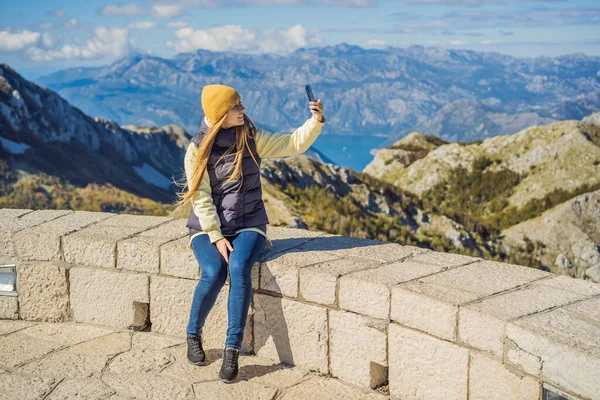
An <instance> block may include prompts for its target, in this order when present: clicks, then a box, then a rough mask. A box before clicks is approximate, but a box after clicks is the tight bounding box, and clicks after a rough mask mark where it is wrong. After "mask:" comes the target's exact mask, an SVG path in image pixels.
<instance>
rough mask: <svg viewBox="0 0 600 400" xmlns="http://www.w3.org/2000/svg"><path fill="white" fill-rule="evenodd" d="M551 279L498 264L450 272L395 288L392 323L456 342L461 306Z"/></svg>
mask: <svg viewBox="0 0 600 400" xmlns="http://www.w3.org/2000/svg"><path fill="white" fill-rule="evenodd" d="M549 276H551V275H550V274H549V273H547V272H543V271H540V270H537V269H533V268H527V267H522V266H520V265H512V264H506V263H501V262H495V261H481V262H476V263H473V264H468V265H465V266H460V267H456V268H452V269H448V270H446V271H442V272H440V273H437V274H433V275H431V276H427V277H424V278H419V279H417V280H415V281H413V282H407V283H403V284H400V285H397V286H394V287H393V288H392V290H391V292H392V304H391V319H392V320H394V321H398V322H400V323H401V324H403V325H406V326H409V327H412V328H416V329H419V330H422V331H425V332H428V333H430V334H432V335H435V336H438V337H441V338H443V339H447V340H451V341H454V340H456V326H457V325H456V324H457V318H458V315H457V314H458V308H459V306H462V305H464V304H466V303H469V302H472V301H475V300H479V299H483V298H485V297H488V296H491V295H493V294H496V293H500V292H502V291H506V290H509V289H513V288H516V287H517V286H520V285H525V284H527V283H530V282H532V281H535V280H538V279H542V278H547V277H549Z"/></svg>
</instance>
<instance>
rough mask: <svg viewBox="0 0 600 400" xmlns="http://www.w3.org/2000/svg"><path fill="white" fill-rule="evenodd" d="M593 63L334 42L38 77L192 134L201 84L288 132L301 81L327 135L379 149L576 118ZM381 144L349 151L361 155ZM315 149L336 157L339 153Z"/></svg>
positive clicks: (300, 98)
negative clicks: (235, 97)
mask: <svg viewBox="0 0 600 400" xmlns="http://www.w3.org/2000/svg"><path fill="white" fill-rule="evenodd" d="M599 70H600V57H594V56H586V55H583V54H571V55H564V56H560V57H537V58H517V57H510V56H506V55H501V54H498V53H481V52H475V51H469V50H446V49H441V48H435V47H427V48H426V47H422V46H410V47H408V48H393V47H389V48H387V49H385V50H378V49H364V48H361V47H358V46H351V45H348V44H343V43H342V44H339V45H336V46H327V47H321V48H308V49H306V48H302V49H299V50H297V51H295V52H293V53H291V54H289V55H287V56H281V55H274V54H258V55H251V54H238V53H231V52H226V53H224V52H211V51H206V50H198V51H196V52H193V53H180V54H177V55H176V56H175V57H173V58H169V59H163V58H160V57H155V56H150V55H138V56H135V57H130V58H126V59H123V60H119V61H117V62H115V63H113V64H112V65H109V66H106V67H102V68H93V69H88V68H77V69H71V70H68V73H67V72H66V71H59V72H57V73H54V74H51V75H48V76H46V77H43V78H40V79H39V80H38V81H39V83H41V84H44V85H46V86H47V87H49V88H51V89H53V90H55V91H57V92H58V93H60V94H61V95H62V96H63V97H64V98H66V99H67V100H69V101H70V102H71V103H72V104H74V105H76V106H77V107H79V108H81V109H82V110H83V111H84V112H86V113H87V114H89V115H95V116H100V117H103V118H110V119H112V120H114V121H116V122H117V123H119V124H135V125H139V126H154V125H156V126H162V125H167V124H176V125H178V126H182V127H183V128H184V129H186V130H187V131H190V132H191V131H194V130H195V129H196V128H197V126H199V122H200V119H201V118H202V109H201V106H200V93H201V91H202V87H203V86H204V85H206V84H210V83H215V82H218V83H222V84H226V85H231V86H233V87H235V88H236V89H237V90H238V91H239V92H240V94H241V96H242V102H243V103H244V105H245V106H246V108H247V113H248V115H250V116H251V117H252V118H253V119H254V120H256V121H259V122H260V123H261V124H262V125H261V127H263V128H264V129H267V130H270V131H281V132H290V131H292V130H293V129H295V128H296V127H298V126H300V125H301V123H302V122H303V121H304V120H305V119H306V117H307V116H309V114H308V110H307V104H306V102H307V99H306V94H305V93H304V84H306V83H310V84H312V85H313V89H314V91H315V94H316V96H317V97H320V98H321V99H322V100H323V103H324V104H325V107H326V114H327V117H328V125H327V129H326V131H325V132H324V134H325V135H353V136H370V137H373V138H374V137H376V136H379V137H388V139H387V141H385V142H384V143H383V144H382V145H381V146H383V147H385V146H389V145H391V144H392V143H394V142H396V141H397V140H398V139H400V138H402V137H404V136H406V135H407V134H408V133H410V132H411V131H413V130H417V131H421V132H427V133H429V134H434V135H436V136H438V137H440V138H443V139H445V140H449V141H472V140H476V139H484V138H487V137H493V136H496V135H503V134H509V133H513V132H516V131H519V130H522V129H525V128H527V127H530V126H533V125H545V124H548V123H550V122H553V121H557V120H565V119H581V118H583V117H584V116H585V115H588V114H590V113H591V112H594V111H597V110H598V109H600V75H599V74H598V71H599ZM380 142H381V141H380V140H377V141H372V143H375V144H372V145H371V146H366V147H365V146H362V148H360V149H358V150H354V151H357V152H360V151H363V152H365V153H368V152H369V151H370V150H371V149H372V148H373V147H375V146H377V144H379V143H380ZM318 146H319V145H318V144H317V147H318ZM319 149H320V150H321V151H322V152H324V153H325V154H329V155H330V158H332V159H335V157H334V155H335V154H336V152H337V151H338V148H322V147H319ZM363 166H364V165H363ZM363 166H361V167H360V169H362V167H363Z"/></svg>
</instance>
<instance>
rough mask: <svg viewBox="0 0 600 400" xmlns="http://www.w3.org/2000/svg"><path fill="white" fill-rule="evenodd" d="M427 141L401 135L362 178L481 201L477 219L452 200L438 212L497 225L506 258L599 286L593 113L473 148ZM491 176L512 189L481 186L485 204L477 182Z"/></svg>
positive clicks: (599, 209) (599, 147)
mask: <svg viewBox="0 0 600 400" xmlns="http://www.w3.org/2000/svg"><path fill="white" fill-rule="evenodd" d="M426 138H427V137H426V136H423V135H421V134H419V133H416V132H415V133H412V134H410V135H408V136H407V137H405V138H404V139H402V140H400V141H398V142H396V143H395V144H394V145H393V146H391V147H389V148H386V149H383V150H381V151H379V152H378V153H377V154H376V156H375V158H374V160H373V162H371V163H370V164H369V165H367V167H366V168H365V170H364V172H365V173H368V174H370V175H372V176H374V177H377V178H379V179H382V180H383V181H386V182H388V183H391V184H393V185H395V186H397V187H399V188H401V189H403V190H406V191H408V192H410V193H413V194H415V195H416V196H418V197H420V198H422V199H424V200H427V199H428V198H430V197H435V198H436V199H441V201H442V202H444V201H445V199H447V198H452V197H453V196H456V197H453V198H455V199H456V198H459V199H460V198H461V197H458V196H462V201H463V203H464V202H468V203H470V202H473V203H477V202H482V201H483V202H484V203H483V204H482V207H481V208H479V209H477V214H476V215H475V214H472V213H471V215H467V213H466V212H465V210H469V208H468V207H460V206H458V207H457V205H456V202H454V203H449V204H450V205H447V206H446V208H445V210H446V211H447V212H449V213H453V214H455V213H458V214H460V213H461V212H462V213H463V214H465V215H459V220H460V219H467V220H471V219H475V220H477V221H478V222H477V223H480V224H483V225H486V224H487V225H489V227H491V228H492V229H497V228H498V227H500V228H501V232H500V231H499V232H498V233H499V235H498V238H499V241H500V242H501V244H502V246H503V248H504V249H505V250H506V252H507V253H508V254H513V255H514V254H517V253H518V254H520V256H521V257H528V258H530V259H531V260H532V261H533V260H535V263H539V265H540V266H542V267H544V268H548V269H551V270H553V271H554V272H558V273H564V274H569V275H572V276H577V277H580V278H583V277H586V278H589V279H593V280H596V281H599V280H600V272H599V268H600V235H599V233H598V229H600V201H598V196H599V192H598V188H600V113H596V114H592V115H590V116H588V117H585V118H584V119H582V120H581V121H575V120H571V121H561V122H555V123H552V124H549V125H547V126H539V127H538V126H534V127H530V128H527V129H524V130H522V131H520V132H517V133H515V134H513V135H504V136H498V137H494V138H489V139H486V140H483V141H477V142H472V143H441V142H436V143H433V142H434V140H431V139H429V141H427V140H426ZM461 170H462V171H463V172H461V173H457V172H456V171H461ZM501 174H503V175H501ZM473 176H478V177H479V178H477V179H474V178H473V187H472V188H471V190H469V189H468V188H466V189H464V188H463V191H462V192H460V193H459V195H456V192H457V191H456V190H454V189H455V188H456V187H458V186H459V185H461V184H463V182H459V181H456V179H457V177H461V178H460V179H471V178H472V177H473ZM498 176H506V177H509V178H510V179H511V181H512V182H513V183H512V184H507V185H508V186H507V185H504V186H503V187H502V190H501V189H500V184H501V183H504V182H497V183H498V184H499V187H498V192H497V193H494V192H493V190H494V189H493V188H488V193H487V194H488V195H489V196H490V198H486V199H484V200H482V197H481V191H482V190H483V189H482V187H483V188H485V183H486V182H482V181H481V180H482V179H483V180H485V179H486V177H489V178H492V177H498ZM511 185H512V186H511ZM434 195H435V196H434ZM495 195H496V196H495ZM503 196H506V198H504V197H503ZM441 208H442V209H444V206H442V207H441ZM460 210H462V211H460Z"/></svg>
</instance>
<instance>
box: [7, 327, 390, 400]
mask: <svg viewBox="0 0 600 400" xmlns="http://www.w3.org/2000/svg"><path fill="white" fill-rule="evenodd" d="M0 332H4V333H3V334H2V336H0V398H2V399H4V398H6V399H19V400H20V399H32V400H34V399H35V400H42V399H52V400H59V399H61V400H69V399H73V400H75V399H77V400H87V399H89V400H91V399H112V400H122V399H134V398H135V399H161V400H163V399H190V400H191V399H203V400H204V399H233V398H236V399H265V400H274V399H275V398H277V399H279V398H283V399H302V400H304V399H307V398H323V399H384V398H388V396H385V395H383V394H381V393H378V392H376V391H373V390H365V389H360V388H357V387H355V386H352V385H350V384H347V383H343V382H341V381H339V380H338V379H332V378H328V377H325V376H322V375H320V374H318V373H316V372H314V371H310V370H308V369H306V368H303V367H291V366H287V365H284V364H281V363H276V362H274V361H272V360H270V359H267V358H263V357H259V356H246V355H243V354H242V355H241V356H240V358H239V374H238V377H237V379H236V381H234V382H233V383H230V384H226V383H223V382H221V381H220V379H219V378H218V373H219V369H220V367H221V357H222V349H207V365H205V366H202V367H198V366H193V365H191V364H189V363H188V362H187V358H186V349H187V347H186V344H182V339H181V338H175V337H172V336H166V335H160V334H157V333H151V332H131V331H127V330H114V329H108V328H102V327H95V326H91V325H83V324H74V323H58V324H55V323H43V322H40V323H31V322H24V321H8V320H0ZM27 338H29V339H30V340H34V341H35V343H34V342H30V343H29V342H27V340H26V339H27ZM42 338H47V339H48V340H44V339H42ZM24 341H25V343H26V345H25V346H19V343H22V342H24ZM2 346H4V347H2ZM7 351H8V352H7ZM8 353H10V354H8ZM7 354H8V355H7ZM3 355H4V356H3ZM2 357H4V358H2ZM14 359H18V360H22V361H23V360H26V361H25V364H23V363H21V367H18V365H19V364H18V363H15V362H12V361H11V362H9V364H11V365H13V366H15V365H17V368H16V370H15V369H13V367H4V364H3V360H4V361H6V360H14ZM315 396H317V397H315Z"/></svg>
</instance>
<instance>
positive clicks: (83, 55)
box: [26, 26, 133, 62]
mask: <svg viewBox="0 0 600 400" xmlns="http://www.w3.org/2000/svg"><path fill="white" fill-rule="evenodd" d="M132 50H133V48H132V43H131V40H130V39H129V31H128V30H127V29H125V28H110V29H109V28H106V27H105V26H98V27H96V29H95V30H94V37H93V38H91V39H88V40H87V42H86V43H85V45H72V44H65V45H63V46H62V47H61V48H58V49H51V50H45V49H41V48H39V47H31V48H29V49H27V51H26V54H27V56H28V57H29V59H30V60H31V61H36V62H44V61H54V60H73V59H96V58H122V57H126V56H127V55H129V54H130V53H131V52H132Z"/></svg>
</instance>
